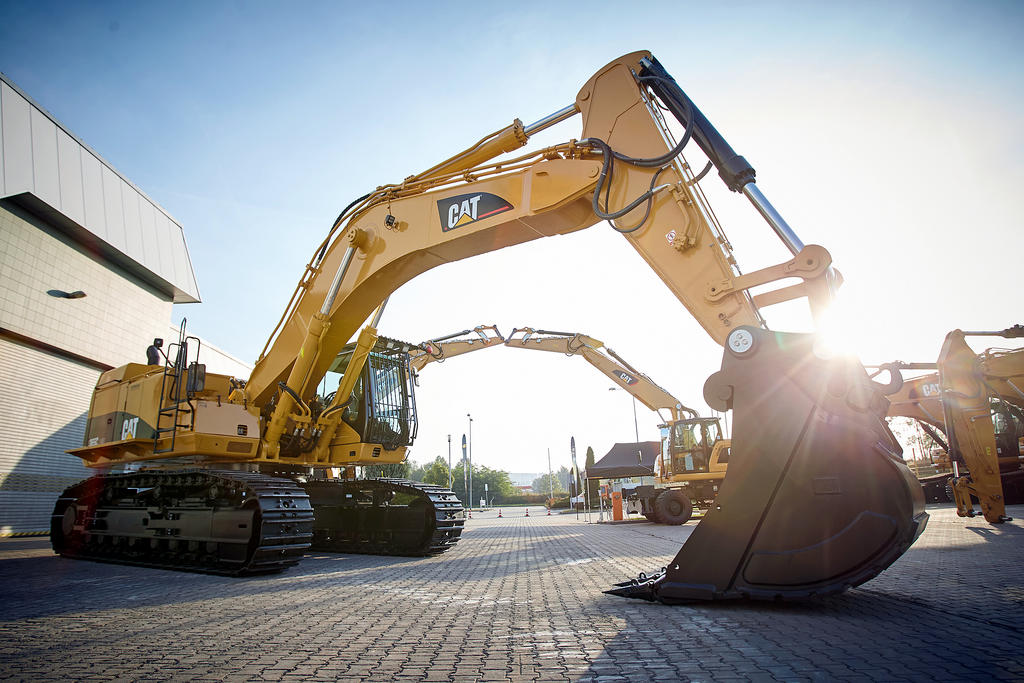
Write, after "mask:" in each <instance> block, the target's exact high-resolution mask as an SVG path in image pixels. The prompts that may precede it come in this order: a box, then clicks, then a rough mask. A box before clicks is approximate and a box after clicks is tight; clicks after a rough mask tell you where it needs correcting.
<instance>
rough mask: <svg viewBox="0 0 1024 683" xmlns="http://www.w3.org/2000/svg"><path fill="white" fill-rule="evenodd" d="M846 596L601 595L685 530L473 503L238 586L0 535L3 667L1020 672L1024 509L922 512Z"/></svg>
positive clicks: (494, 675) (972, 677)
mask: <svg viewBox="0 0 1024 683" xmlns="http://www.w3.org/2000/svg"><path fill="white" fill-rule="evenodd" d="M929 512H930V514H931V520H930V522H929V525H928V528H927V530H926V531H925V533H924V534H923V535H922V536H921V538H919V539H918V541H917V543H916V544H915V545H914V546H913V547H912V548H911V549H910V550H909V551H908V552H907V553H906V554H905V555H904V556H903V557H902V558H900V560H898V561H897V562H896V563H895V564H894V565H893V566H892V567H891V568H890V569H888V570H887V571H885V572H883V573H882V574H881V575H879V576H878V577H877V578H875V579H873V580H872V581H869V582H868V583H866V584H864V585H863V586H861V587H859V588H857V589H853V590H851V591H848V592H847V593H845V594H843V595H840V596H834V597H830V598H826V599H820V600H816V601H811V602H804V603H786V604H771V603H769V604H764V603H756V602H730V603H716V604H699V605H690V606H673V607H669V606H664V605H659V604H651V603H646V602H643V601H638V600H626V599H623V598H618V597H613V596H609V595H604V594H602V593H601V591H602V590H603V589H605V588H608V587H610V586H611V585H612V584H613V583H614V582H615V581H619V580H622V579H626V578H630V577H632V576H635V575H636V574H637V573H638V572H640V571H649V570H651V569H653V568H655V567H657V566H660V565H664V564H665V563H667V561H668V560H669V559H671V557H672V556H674V555H675V553H676V551H677V550H678V549H679V547H680V546H681V544H682V541H683V540H684V539H685V537H686V535H687V534H688V533H689V531H690V529H691V528H692V523H691V525H687V526H686V527H675V528H673V527H663V526H656V525H653V524H648V523H639V524H619V525H609V524H595V523H589V524H588V523H586V522H585V521H584V520H583V519H582V518H580V519H579V520H577V518H576V517H575V515H552V516H546V515H543V514H541V510H539V509H538V508H534V509H533V510H532V511H531V516H530V517H528V518H527V517H525V516H524V515H523V511H522V509H518V510H503V516H502V518H501V519H498V518H497V516H496V515H497V513H496V512H489V513H474V519H472V520H471V521H469V522H468V523H467V528H466V532H465V534H464V536H463V539H462V541H461V542H460V543H459V544H458V546H457V547H456V548H455V549H453V550H451V551H449V552H448V553H446V554H445V555H443V556H440V557H435V558H426V559H409V558H388V557H370V556H357V555H326V554H313V555H309V556H307V557H306V558H305V559H303V560H302V562H301V563H300V564H299V565H298V566H297V567H293V568H292V569H290V570H288V571H287V572H285V573H283V574H278V575H273V576H265V577H257V578H243V579H232V578H224V577H216V576H205V575H201V574H187V573H178V572H169V571H161V570H153V569H143V568H133V567H123V566H116V565H105V564H96V563H91V562H82V561H74V560H66V559H62V558H59V557H57V556H55V555H53V553H52V552H51V551H50V549H49V544H48V542H47V540H46V539H43V538H18V539H4V540H2V541H0V678H4V679H17V680H25V681H42V680H76V681H83V680H147V681H150V680H154V681H165V680H166V681H262V680H275V681H280V680H285V681H306V680H309V681H320V680H345V681H348V680H367V681H392V680H395V681H520V680H537V681H565V680H571V681H646V680H658V681H672V680H694V681H698V680H699V681H776V680H778V681H836V680H841V681H907V680H913V681H917V680H920V681H939V680H942V681H996V680H1018V681H1024V524H1022V522H1021V521H1020V520H1021V518H1024V506H1015V507H1011V508H1010V510H1009V514H1011V515H1013V516H1014V517H1016V518H1017V519H1015V520H1014V521H1013V522H1010V523H1008V524H1004V525H1001V526H991V525H989V524H987V523H985V522H984V521H983V520H981V519H980V518H978V519H971V520H965V519H960V518H958V517H956V515H955V511H954V510H953V508H951V507H950V506H929Z"/></svg>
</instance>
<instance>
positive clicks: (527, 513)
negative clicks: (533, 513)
mask: <svg viewBox="0 0 1024 683" xmlns="http://www.w3.org/2000/svg"><path fill="white" fill-rule="evenodd" d="M526 516H527V517H529V516H530V508H526Z"/></svg>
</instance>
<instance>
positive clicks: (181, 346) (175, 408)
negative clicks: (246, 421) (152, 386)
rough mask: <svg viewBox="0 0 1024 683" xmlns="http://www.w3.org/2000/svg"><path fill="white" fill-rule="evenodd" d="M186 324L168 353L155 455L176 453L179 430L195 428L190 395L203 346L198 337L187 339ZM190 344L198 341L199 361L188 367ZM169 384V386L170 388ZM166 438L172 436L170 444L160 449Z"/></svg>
mask: <svg viewBox="0 0 1024 683" xmlns="http://www.w3.org/2000/svg"><path fill="white" fill-rule="evenodd" d="M185 322H186V321H185V320H182V321H181V328H180V329H179V331H178V341H177V342H175V343H173V344H171V345H170V346H169V347H168V349H167V351H168V353H167V358H166V361H165V362H164V374H163V378H162V379H161V380H160V404H159V406H158V409H157V418H156V435H155V436H154V437H153V452H154V453H169V452H171V451H173V450H174V442H175V438H176V437H177V434H178V427H187V428H189V429H191V428H193V426H194V425H193V417H194V415H195V411H194V410H193V408H192V404H191V402H190V394H191V391H190V389H189V385H190V382H191V381H192V374H193V371H192V368H194V367H196V366H197V361H198V358H199V347H200V345H201V342H200V340H199V338H198V337H192V336H186V335H185ZM190 340H191V341H195V359H196V360H193V361H192V362H191V363H189V341H190ZM168 383H170V384H169V387H168ZM182 413H186V414H188V415H189V420H188V423H187V424H182V423H181V415H182ZM167 435H170V441H166V442H165V445H164V447H163V448H161V446H160V442H161V439H164V437H165V436H167Z"/></svg>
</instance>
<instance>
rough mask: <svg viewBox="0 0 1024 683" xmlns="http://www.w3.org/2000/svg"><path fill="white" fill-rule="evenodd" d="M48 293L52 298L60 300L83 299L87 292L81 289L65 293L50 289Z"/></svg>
mask: <svg viewBox="0 0 1024 683" xmlns="http://www.w3.org/2000/svg"><path fill="white" fill-rule="evenodd" d="M46 293H47V294H49V295H50V296H55V297H57V298H58V299H81V298H83V297H84V296H85V292H83V291H82V290H80V289H76V290H75V291H73V292H65V291H63V290H60V289H48V290H47V291H46Z"/></svg>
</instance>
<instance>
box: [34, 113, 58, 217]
mask: <svg viewBox="0 0 1024 683" xmlns="http://www.w3.org/2000/svg"><path fill="white" fill-rule="evenodd" d="M31 122H32V176H33V181H34V190H33V193H34V194H35V195H36V196H37V197H39V198H40V199H42V200H43V201H44V202H46V203H47V204H49V205H50V206H53V207H58V208H59V207H60V174H59V173H58V171H57V124H55V123H54V122H53V121H51V120H50V119H49V118H47V117H46V115H44V114H43V113H42V112H41V111H39V110H38V109H35V108H34V107H33V108H32V109H31Z"/></svg>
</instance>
